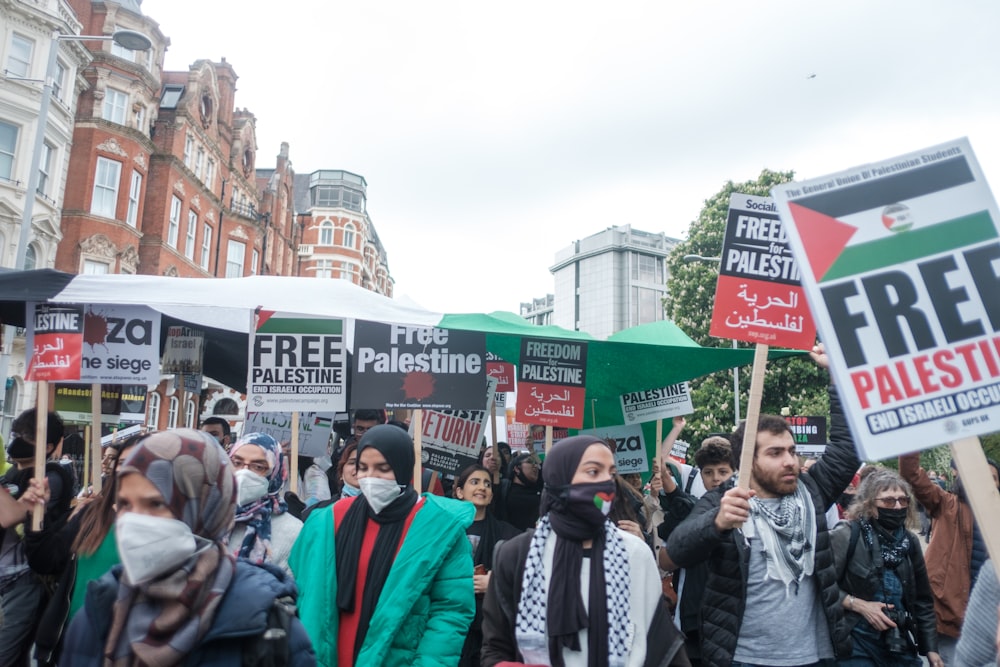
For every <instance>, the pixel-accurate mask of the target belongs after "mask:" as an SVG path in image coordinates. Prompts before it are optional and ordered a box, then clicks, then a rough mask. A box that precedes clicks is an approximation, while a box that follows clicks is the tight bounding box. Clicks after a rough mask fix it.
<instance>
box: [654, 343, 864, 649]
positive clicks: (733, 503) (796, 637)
mask: <svg viewBox="0 0 1000 667" xmlns="http://www.w3.org/2000/svg"><path fill="white" fill-rule="evenodd" d="M812 357H813V359H814V360H815V361H816V362H817V363H818V364H819V365H821V366H823V367H827V366H828V363H827V357H826V355H825V354H824V352H823V349H822V347H821V346H817V347H815V348H813V352H812ZM744 428H745V424H743V425H741V426H740V428H739V429H737V431H736V434H735V436H734V449H735V450H738V449H739V448H741V446H742V442H743V430H744ZM734 454H735V455H736V458H737V460H739V452H738V451H734ZM858 465H859V461H858V457H857V454H856V453H855V450H854V442H853V440H852V438H851V433H850V430H849V429H848V427H847V423H846V421H845V419H844V413H843V408H842V407H841V404H840V398H839V396H838V395H837V392H836V391H835V390H834V389H833V388H832V387H831V389H830V444H829V445H828V446H827V448H826V452H825V454H824V455H823V458H822V459H821V460H820V461H819V462H818V463H816V464H815V465H814V466H812V468H811V469H810V471H809V473H808V474H804V473H802V471H801V470H800V466H799V459H798V456H796V453H795V438H794V436H793V435H792V432H791V429H790V428H789V427H788V423H787V422H786V421H785V420H784V419H783V418H781V417H778V416H775V415H761V416H760V419H759V421H758V424H757V437H756V443H755V449H754V456H753V465H752V467H751V469H750V470H749V471H747V470H744V471H742V473H741V474H749V475H750V488H749V489H742V488H739V487H736V488H731V489H728V490H727V489H726V488H725V487H724V486H720V487H719V488H717V489H714V490H712V491H710V492H708V493H706V494H705V495H704V496H702V498H701V499H700V500H699V501H698V503H697V504H696V505H695V506H694V509H693V510H692V512H691V515H690V516H689V517H688V519H687V520H686V521H684V522H683V523H681V525H680V526H678V527H677V529H676V530H674V532H673V534H671V536H670V538H669V540H668V541H667V551H668V553H669V554H670V558H671V559H672V560H673V561H674V563H675V564H676V565H678V566H680V567H692V566H693V565H695V564H697V563H699V562H705V563H706V564H707V567H708V580H707V582H706V584H705V589H704V596H703V607H702V613H701V639H702V644H701V653H702V658H701V659H702V663H703V664H709V665H718V666H720V667H726V666H728V665H734V666H735V665H754V666H756V665H788V666H807V665H809V666H811V665H819V664H821V663H822V662H823V661H824V660H829V659H831V658H833V657H834V656H838V657H846V656H847V655H849V653H850V647H851V644H850V639H849V631H848V628H847V626H846V624H845V622H844V612H843V607H842V606H841V602H840V596H839V591H838V588H837V573H836V569H835V567H834V563H833V553H832V550H831V546H830V536H829V530H828V526H827V522H826V510H827V508H829V507H830V506H831V505H832V504H833V503H834V501H836V500H837V498H839V497H840V494H841V492H843V490H844V489H845V487H847V485H848V483H849V482H850V481H851V478H852V477H853V476H854V473H855V471H856V470H857V469H858Z"/></svg>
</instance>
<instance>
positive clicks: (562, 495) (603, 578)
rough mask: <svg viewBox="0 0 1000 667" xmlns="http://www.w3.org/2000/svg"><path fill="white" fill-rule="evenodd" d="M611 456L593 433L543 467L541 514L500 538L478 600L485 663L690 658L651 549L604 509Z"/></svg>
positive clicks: (560, 449) (556, 451)
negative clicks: (526, 528) (532, 525)
mask: <svg viewBox="0 0 1000 667" xmlns="http://www.w3.org/2000/svg"><path fill="white" fill-rule="evenodd" d="M614 472H615V457H614V454H613V453H612V452H611V449H610V448H609V447H608V445H607V444H606V443H605V442H603V441H602V440H600V439H598V438H595V437H593V436H582V435H581V436H574V437H572V438H566V439H563V440H560V441H559V442H557V443H556V444H555V445H554V446H553V447H552V449H551V451H550V452H549V454H548V456H547V457H546V459H545V467H544V468H543V471H542V476H543V478H544V482H545V487H544V491H543V492H542V501H541V508H540V513H541V519H540V520H539V522H538V527H537V528H536V529H535V530H534V531H530V532H527V533H523V534H521V535H518V536H517V537H515V538H513V539H511V540H508V541H506V542H504V543H503V544H502V545H500V546H499V547H498V549H497V552H496V554H495V555H494V559H493V563H494V571H493V576H492V577H491V579H490V583H489V586H488V588H487V591H486V598H485V600H484V601H483V648H482V652H481V654H480V660H481V665H482V666H483V667H493V666H494V665H498V664H501V663H509V662H515V663H523V664H545V665H553V667H564V666H565V667H575V666H580V667H583V666H586V667H605V666H606V665H614V664H617V665H627V666H628V667H638V666H641V665H644V664H648V663H647V656H651V657H655V658H656V664H671V665H690V663H689V662H688V660H687V657H686V654H685V652H684V647H683V637H682V636H681V635H680V634H679V633H678V632H677V631H676V629H675V628H674V627H673V624H672V622H671V620H670V618H669V612H668V611H667V610H666V605H665V604H664V603H663V596H662V594H661V591H660V590H659V586H651V585H650V583H649V582H656V581H657V580H658V578H659V573H658V571H657V569H656V563H655V562H654V561H653V554H652V552H651V551H650V549H649V547H648V546H646V543H645V542H643V541H642V540H641V539H639V538H637V537H635V536H634V535H630V534H628V533H625V532H623V531H621V530H619V529H618V528H617V527H616V526H615V525H614V524H613V523H612V522H611V521H608V519H607V515H608V512H609V511H610V509H611V505H612V504H613V503H615V502H618V499H617V498H616V496H615V482H614V479H613V474H614Z"/></svg>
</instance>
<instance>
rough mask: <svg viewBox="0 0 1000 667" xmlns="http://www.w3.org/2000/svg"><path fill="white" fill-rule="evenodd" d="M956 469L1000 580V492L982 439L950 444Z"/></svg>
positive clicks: (969, 439) (975, 438) (972, 438)
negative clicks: (998, 518)
mask: <svg viewBox="0 0 1000 667" xmlns="http://www.w3.org/2000/svg"><path fill="white" fill-rule="evenodd" d="M950 447H951V456H952V458H953V459H955V468H956V469H957V470H958V476H959V477H960V478H961V479H962V486H963V487H965V493H966V495H967V496H968V498H969V505H971V506H972V514H973V515H974V516H975V517H976V524H977V525H978V526H979V530H980V532H981V533H982V535H983V541H984V542H986V551H987V552H989V554H990V560H991V561H993V568H994V571H995V572H996V573H997V577H998V578H1000V525H997V523H996V518H997V517H998V516H1000V491H997V488H996V486H995V485H994V484H993V475H992V474H991V473H990V464H989V463H988V462H987V460H986V454H985V453H984V452H983V446H982V444H981V443H980V441H979V438H977V437H975V436H973V437H971V438H962V439H961V440H956V441H955V442H952V443H950Z"/></svg>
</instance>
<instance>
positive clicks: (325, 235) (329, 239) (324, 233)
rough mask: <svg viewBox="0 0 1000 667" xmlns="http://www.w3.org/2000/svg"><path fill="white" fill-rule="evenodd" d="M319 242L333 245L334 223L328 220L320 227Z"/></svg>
mask: <svg viewBox="0 0 1000 667" xmlns="http://www.w3.org/2000/svg"><path fill="white" fill-rule="evenodd" d="M319 244H320V245H333V223H332V222H330V221H329V220H327V221H326V222H324V223H323V224H322V225H320V228H319Z"/></svg>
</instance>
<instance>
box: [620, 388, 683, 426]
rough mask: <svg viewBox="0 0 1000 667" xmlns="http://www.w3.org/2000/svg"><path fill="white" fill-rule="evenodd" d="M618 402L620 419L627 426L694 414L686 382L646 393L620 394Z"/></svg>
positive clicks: (631, 392)
mask: <svg viewBox="0 0 1000 667" xmlns="http://www.w3.org/2000/svg"><path fill="white" fill-rule="evenodd" d="M619 400H621V404H622V417H623V418H624V420H625V423H627V424H634V423H642V422H650V421H654V420H657V419H670V418H671V417H679V416H681V415H689V414H692V413H693V412H694V404H693V403H692V402H691V387H690V385H689V384H688V383H687V382H679V383H677V384H672V385H670V386H668V387H660V388H659V389H650V390H648V391H630V392H629V393H627V394H622V395H621V397H620V399H619Z"/></svg>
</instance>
